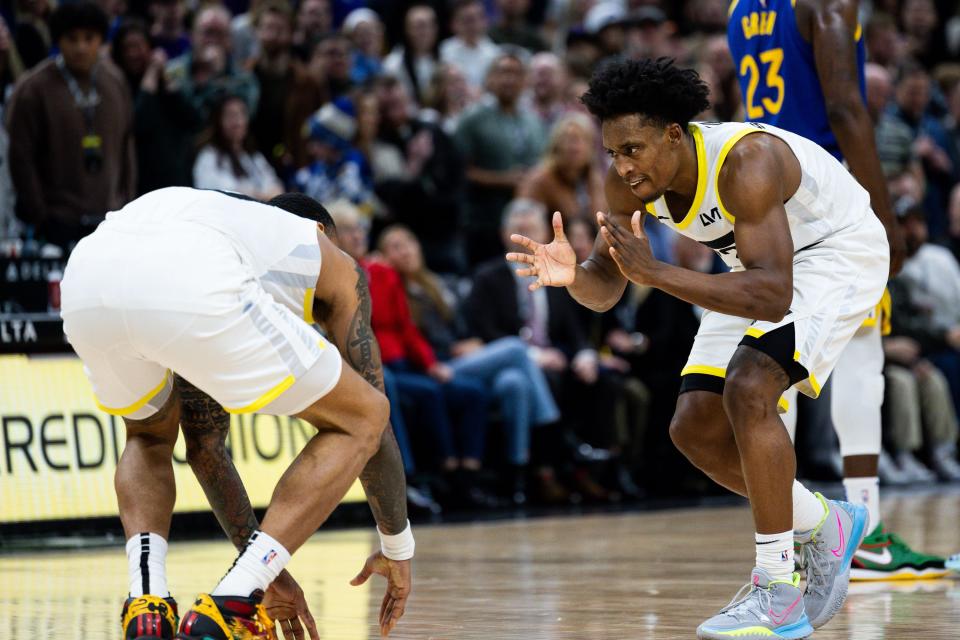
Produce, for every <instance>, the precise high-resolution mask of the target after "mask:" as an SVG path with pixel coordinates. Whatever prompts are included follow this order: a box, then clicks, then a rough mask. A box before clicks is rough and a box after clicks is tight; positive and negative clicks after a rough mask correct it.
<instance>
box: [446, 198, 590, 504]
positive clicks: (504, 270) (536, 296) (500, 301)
mask: <svg viewBox="0 0 960 640" xmlns="http://www.w3.org/2000/svg"><path fill="white" fill-rule="evenodd" d="M549 228H550V227H549V226H548V225H547V223H546V210H545V209H544V207H543V205H542V204H540V203H539V202H535V201H532V200H524V199H518V200H513V201H511V202H510V203H509V205H508V206H507V208H506V211H505V212H504V215H503V226H502V243H503V244H502V247H504V249H501V252H503V251H504V250H505V248H508V247H509V248H510V249H512V248H514V247H515V246H516V245H514V244H513V243H512V242H511V241H510V236H511V234H514V233H517V234H521V235H525V236H527V237H528V238H533V239H540V238H543V239H546V237H547V234H548V230H549ZM531 233H532V234H533V235H528V234H531ZM538 241H539V240H538ZM530 282H531V280H530V278H521V277H518V276H517V275H516V274H515V273H514V270H513V268H512V267H511V265H510V264H509V263H508V262H507V261H506V260H505V259H504V257H503V255H502V253H501V255H500V256H498V257H495V258H492V259H490V260H489V261H487V262H485V263H483V264H482V265H480V267H479V268H478V269H477V271H476V273H475V276H474V283H473V288H472V289H471V291H470V296H469V297H468V299H467V302H466V306H465V309H466V314H467V322H468V323H469V327H470V333H471V335H474V336H477V337H478V338H480V339H481V340H483V341H484V342H493V341H494V340H498V339H500V338H504V337H508V336H510V337H516V336H520V337H521V338H522V339H523V340H524V341H525V342H526V343H527V344H528V345H529V347H530V352H531V357H532V358H533V359H534V361H535V362H536V363H537V365H538V366H539V367H540V369H541V370H542V371H543V372H544V375H545V376H546V377H547V379H548V380H549V382H550V386H551V388H552V389H553V391H554V395H555V397H557V398H559V399H560V400H561V402H560V404H561V412H562V413H563V415H564V418H565V421H566V422H567V423H568V424H567V427H568V428H567V435H568V436H572V434H573V432H574V431H575V430H576V429H575V428H576V423H575V420H574V418H575V417H579V416H578V415H577V411H576V407H575V405H576V400H577V394H578V393H579V392H580V391H582V388H583V386H588V387H589V386H593V385H594V384H595V383H596V382H597V376H598V366H599V358H598V355H597V353H596V352H595V351H593V350H592V349H591V348H590V347H589V344H588V342H587V338H586V335H585V334H584V331H583V327H582V325H581V324H580V320H579V317H578V311H577V304H576V303H575V302H574V301H573V298H571V297H570V294H569V293H567V290H566V289H563V288H559V289H558V288H552V287H545V288H540V289H537V290H536V291H530V290H529V284H530ZM557 455H558V454H557V453H555V454H554V457H557ZM551 480H552V478H551V477H549V476H546V477H542V478H541V481H543V482H550V481H551ZM577 480H585V478H584V477H583V476H581V477H579V478H577ZM582 488H586V487H582Z"/></svg>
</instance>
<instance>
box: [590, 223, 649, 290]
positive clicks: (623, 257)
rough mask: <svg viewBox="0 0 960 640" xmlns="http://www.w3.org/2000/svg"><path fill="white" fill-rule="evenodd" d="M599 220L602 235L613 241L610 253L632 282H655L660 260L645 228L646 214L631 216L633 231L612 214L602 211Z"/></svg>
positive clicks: (621, 270) (608, 241) (605, 238)
mask: <svg viewBox="0 0 960 640" xmlns="http://www.w3.org/2000/svg"><path fill="white" fill-rule="evenodd" d="M597 222H598V223H599V224H600V235H602V236H603V239H604V240H605V241H606V242H607V244H608V245H610V257H611V258H613V261H614V262H616V263H617V267H619V268H620V273H622V274H623V275H624V277H626V278H627V280H629V281H630V282H633V283H636V284H652V275H653V273H654V271H656V269H657V266H658V265H659V264H660V263H659V262H658V261H657V259H656V258H654V257H653V251H651V250H650V241H649V240H647V234H646V232H645V231H644V230H643V214H642V213H641V212H640V211H634V212H633V217H631V218H630V226H631V228H632V231H633V233H631V232H630V231H629V230H627V229H625V228H623V227H622V226H620V224H619V223H618V222H617V221H616V220H615V219H614V218H613V216H611V215H609V214H605V213H598V214H597Z"/></svg>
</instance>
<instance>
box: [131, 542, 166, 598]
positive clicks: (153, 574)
mask: <svg viewBox="0 0 960 640" xmlns="http://www.w3.org/2000/svg"><path fill="white" fill-rule="evenodd" d="M166 565H167V541H166V540H164V539H163V538H162V537H160V536H159V535H157V534H156V533H138V534H137V535H135V536H133V537H132V538H130V539H129V540H127V569H128V575H129V578H130V596H131V597H134V598H136V597H139V596H142V595H144V594H148V593H149V594H151V595H155V596H160V597H161V598H168V597H170V591H169V590H168V589H167V567H166Z"/></svg>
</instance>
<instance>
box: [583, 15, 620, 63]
mask: <svg viewBox="0 0 960 640" xmlns="http://www.w3.org/2000/svg"><path fill="white" fill-rule="evenodd" d="M626 27H627V12H626V9H625V8H624V5H623V3H620V2H598V3H596V4H594V5H593V7H592V8H591V9H590V10H589V11H588V12H587V15H586V17H584V20H583V28H584V30H585V31H586V32H587V33H588V34H590V35H591V36H593V37H594V38H595V39H596V42H597V45H598V46H599V48H600V56H601V57H602V58H606V57H609V56H619V55H620V54H622V53H623V52H624V50H625V49H626V46H627V31H626Z"/></svg>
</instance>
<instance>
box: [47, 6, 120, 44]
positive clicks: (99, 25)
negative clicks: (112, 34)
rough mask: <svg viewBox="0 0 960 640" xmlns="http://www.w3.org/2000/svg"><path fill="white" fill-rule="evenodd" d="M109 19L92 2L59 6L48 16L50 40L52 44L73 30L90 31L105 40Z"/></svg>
mask: <svg viewBox="0 0 960 640" xmlns="http://www.w3.org/2000/svg"><path fill="white" fill-rule="evenodd" d="M109 28H110V19H109V18H108V17H107V14H106V12H104V10H103V9H101V8H100V5H98V4H94V3H93V2H70V3H64V4H61V5H60V6H59V7H57V8H56V10H55V11H54V12H53V14H52V15H51V16H50V38H51V39H52V40H53V42H54V43H57V42H59V41H60V38H62V37H63V36H65V35H66V34H67V33H69V32H71V31H73V30H75V29H90V30H91V31H96V32H97V33H99V34H100V38H101V39H102V40H106V39H107V30H108V29H109Z"/></svg>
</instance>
